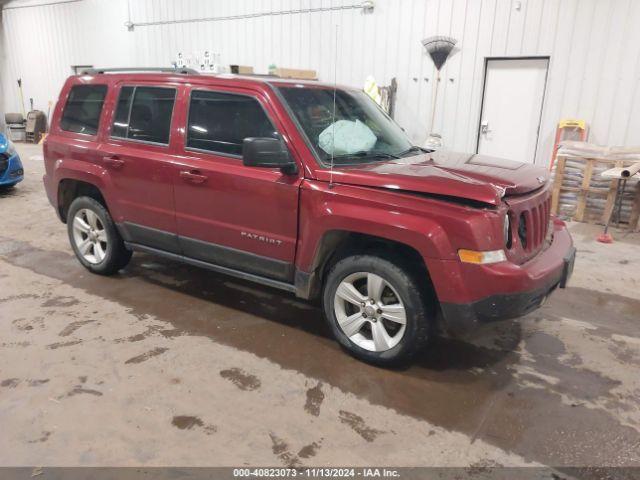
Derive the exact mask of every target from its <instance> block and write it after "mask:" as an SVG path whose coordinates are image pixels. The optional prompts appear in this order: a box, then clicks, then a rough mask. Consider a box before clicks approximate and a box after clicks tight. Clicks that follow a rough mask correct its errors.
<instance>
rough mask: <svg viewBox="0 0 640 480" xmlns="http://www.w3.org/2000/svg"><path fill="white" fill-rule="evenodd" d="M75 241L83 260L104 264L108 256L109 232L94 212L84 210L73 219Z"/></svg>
mask: <svg viewBox="0 0 640 480" xmlns="http://www.w3.org/2000/svg"><path fill="white" fill-rule="evenodd" d="M73 241H74V242H75V244H76V248H77V249H78V252H79V253H80V255H81V256H82V258H84V259H85V260H86V261H87V262H89V263H91V264H94V265H96V264H98V263H100V262H102V261H103V260H104V257H105V256H106V255H107V248H108V245H109V244H108V241H107V232H106V230H105V228H104V225H103V224H102V222H101V221H100V218H99V217H98V215H97V214H96V213H95V212H94V211H92V210H89V209H87V208H83V209H80V210H78V211H77V212H76V214H75V216H74V217H73Z"/></svg>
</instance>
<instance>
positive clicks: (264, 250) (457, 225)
mask: <svg viewBox="0 0 640 480" xmlns="http://www.w3.org/2000/svg"><path fill="white" fill-rule="evenodd" d="M269 82H272V83H273V84H279V85H282V84H287V83H288V84H291V83H299V84H302V85H304V86H305V87H307V88H330V87H327V86H326V85H324V86H323V85H321V84H316V83H312V82H287V81H279V80H269ZM269 82H267V81H264V80H262V79H260V78H243V77H237V76H224V75H223V76H217V77H216V76H209V75H168V74H107V75H97V76H95V77H89V76H85V77H79V76H76V77H71V78H69V79H68V80H67V82H66V83H65V85H64V87H63V89H62V92H61V94H60V100H59V101H58V103H57V105H56V108H55V111H54V113H53V118H52V128H51V132H50V134H49V136H48V137H47V139H46V141H45V146H44V157H45V165H46V175H45V178H44V181H45V186H46V190H47V194H48V197H49V199H50V201H51V202H52V203H53V204H54V205H56V206H57V205H58V194H57V191H58V186H59V182H60V181H61V180H63V179H77V180H82V181H85V182H89V183H92V184H94V185H95V186H97V187H98V188H99V189H100V191H101V192H102V194H103V196H104V198H105V200H106V202H107V206H108V208H109V210H110V212H111V214H112V216H113V218H114V220H115V221H116V222H123V221H129V222H133V223H137V224H141V225H145V226H149V227H152V228H157V229H159V230H164V231H167V232H174V233H178V234H180V235H184V236H188V237H191V238H196V239H199V240H202V241H205V242H212V243H216V244H219V245H223V246H227V247H232V248H235V249H238V250H242V251H246V252H251V253H255V254H258V255H261V256H264V257H270V258H273V259H277V260H282V261H285V262H290V263H294V264H295V266H296V268H297V269H299V270H301V271H303V272H310V271H311V270H312V269H313V268H314V261H315V259H316V255H317V252H318V251H319V246H320V244H321V242H322V239H323V237H324V236H325V235H326V234H327V233H328V232H331V231H335V230H340V231H349V232H357V233H363V234H369V235H374V236H377V237H381V238H385V239H389V240H394V241H397V242H400V243H403V244H406V245H409V246H410V247H412V248H414V249H415V250H416V251H418V252H419V253H420V255H421V256H422V258H423V259H424V261H425V264H426V266H427V268H428V270H429V272H430V275H431V277H432V280H433V282H434V285H435V288H436V292H437V294H438V297H439V299H440V301H443V302H453V303H466V302H471V301H474V300H478V299H481V298H484V297H486V296H489V295H494V294H501V293H513V292H519V291H527V290H531V289H534V288H536V287H538V286H539V285H543V284H544V283H545V281H546V280H548V279H549V278H551V277H552V276H554V275H556V274H557V272H558V271H559V269H562V265H563V256H564V255H565V254H566V252H567V251H568V249H569V248H570V247H571V238H570V236H569V234H568V232H567V230H566V227H565V226H564V225H560V224H558V223H556V224H554V225H553V230H554V237H553V238H554V239H553V242H552V243H551V244H550V245H545V244H544V233H545V227H544V225H546V224H547V223H548V217H549V208H548V198H549V190H548V187H543V184H548V172H546V171H545V170H544V169H540V168H536V167H533V166H531V165H526V164H520V163H515V162H508V161H503V160H498V159H494V158H488V157H482V156H479V155H468V154H467V155H462V154H455V153H450V152H438V153H433V154H419V155H415V156H411V157H407V158H402V159H398V160H389V161H384V162H379V163H375V164H370V165H366V166H358V167H343V168H337V169H334V171H333V182H334V185H333V187H332V188H331V187H330V185H329V180H330V177H331V174H330V172H329V171H328V170H327V169H325V168H322V167H321V166H320V165H319V164H318V163H317V161H316V160H315V157H314V156H313V154H312V152H311V151H310V149H309V147H308V145H307V143H306V142H305V140H304V138H303V136H302V135H301V133H300V132H299V131H298V129H297V127H296V125H295V122H294V121H293V120H292V119H291V117H290V116H289V114H288V111H287V109H286V107H285V106H284V105H283V104H282V103H281V101H280V97H279V96H278V95H277V94H276V93H275V91H274V90H273V87H272V85H271V84H270V83H269ZM82 83H89V84H106V85H108V87H109V91H108V94H107V97H106V100H105V105H104V108H103V111H102V116H101V121H100V130H99V132H98V134H97V135H96V136H87V135H79V134H73V133H69V132H64V131H62V130H61V129H60V127H59V122H60V118H61V114H62V109H63V107H64V105H65V103H66V99H67V96H68V94H69V91H70V88H71V87H72V86H73V85H77V84H82ZM123 84H126V85H158V86H167V85H171V86H174V87H175V88H176V89H177V97H176V104H175V107H174V112H173V119H172V127H171V141H170V144H169V146H167V147H163V146H155V145H147V144H142V143H135V142H131V141H126V140H116V139H112V138H110V127H111V124H112V120H113V115H114V109H115V104H116V101H117V98H118V93H119V88H120V86H121V85H123ZM194 88H197V89H213V90H217V91H227V92H236V93H243V94H246V95H250V96H253V97H255V98H256V99H257V100H258V101H259V102H260V103H261V105H262V106H263V107H264V109H265V111H266V112H267V114H268V115H269V117H270V119H271V121H272V122H273V123H274V125H275V126H276V128H277V129H278V131H279V133H280V134H281V136H282V138H283V139H284V141H285V143H286V144H287V146H288V147H289V149H290V151H291V154H292V156H293V158H294V159H295V161H296V163H297V165H298V174H297V175H284V174H283V173H281V172H280V171H279V170H277V169H263V168H254V167H245V166H244V165H243V164H242V162H241V160H240V159H238V158H233V157H229V156H222V155H216V154H210V153H200V152H194V151H189V150H186V149H185V148H184V144H185V122H186V118H187V111H188V103H189V94H190V91H191V90H192V89H194ZM504 195H506V197H505V196H504ZM461 199H462V201H461ZM507 211H510V212H511V213H510V214H511V215H516V216H518V215H520V214H521V213H522V214H523V215H526V216H531V218H532V220H531V221H532V222H533V221H534V220H535V221H536V222H537V224H538V225H540V227H539V228H538V229H537V230H535V231H532V232H529V235H531V240H530V242H532V243H531V244H530V245H534V244H535V247H533V248H532V247H531V246H529V248H524V247H523V246H522V245H521V244H520V243H519V241H518V240H517V237H518V235H517V231H516V230H515V226H512V234H513V236H514V238H515V241H514V244H513V246H512V248H511V249H506V251H507V257H508V261H507V262H502V263H498V264H494V265H488V266H478V265H470V264H463V263H461V262H460V261H459V260H458V258H457V250H458V249H460V248H466V249H473V250H498V249H505V242H504V238H503V230H502V225H503V223H502V222H503V219H504V215H505V214H506V213H507ZM512 223H514V222H513V220H512ZM242 232H245V234H242ZM247 233H248V234H257V235H263V236H264V237H268V238H269V239H274V240H277V241H278V242H277V243H269V242H258V241H255V240H252V239H251V237H250V236H248V235H246V234H247Z"/></svg>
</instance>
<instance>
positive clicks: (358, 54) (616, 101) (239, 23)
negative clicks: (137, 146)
mask: <svg viewBox="0 0 640 480" xmlns="http://www.w3.org/2000/svg"><path fill="white" fill-rule="evenodd" d="M359 1H360V0H234V1H232V0H216V1H210V0H130V2H127V0H81V1H77V2H69V1H62V2H60V3H59V4H54V5H46V6H33V5H37V4H38V3H47V4H49V3H51V0H47V1H46V2H45V1H44V0H28V1H25V0H16V1H14V2H10V3H9V4H8V5H7V6H6V7H5V10H4V11H3V14H2V30H1V31H0V41H1V42H2V45H1V46H0V47H1V48H0V92H2V93H3V99H2V102H0V108H2V105H4V108H5V109H7V110H20V107H19V100H18V98H19V97H18V90H17V84H16V79H17V78H22V79H23V84H24V92H25V104H26V107H27V108H28V99H29V98H30V97H32V98H33V99H34V102H35V105H36V108H39V109H42V110H45V111H46V110H47V103H48V101H50V100H53V101H55V99H56V97H57V94H58V91H59V89H60V86H61V84H62V82H63V81H64V79H65V78H66V77H67V76H68V75H69V74H70V73H71V65H73V64H93V65H96V66H104V67H109V66H162V65H167V66H168V65H169V64H170V62H171V61H172V60H173V59H174V58H175V55H176V53H177V52H178V51H182V52H184V53H186V54H188V55H195V54H201V53H202V52H203V51H204V50H209V51H211V52H216V53H220V55H221V59H222V62H223V63H225V64H230V63H237V64H244V65H253V66H254V68H255V70H256V71H257V72H266V70H267V68H268V66H269V64H272V63H274V64H276V65H278V66H288V67H298V68H310V69H315V70H317V71H318V74H319V76H320V79H321V80H324V81H333V77H334V73H335V74H336V76H337V79H338V82H339V83H342V84H348V85H355V86H361V85H362V84H363V82H364V80H365V78H366V77H367V76H368V75H373V76H374V77H375V78H376V80H377V81H378V82H379V83H381V84H388V83H389V82H390V81H391V78H393V77H396V78H397V81H398V86H399V91H398V98H397V107H396V119H397V120H398V122H399V123H400V124H401V125H402V126H403V127H404V128H405V130H406V131H407V133H408V134H409V135H410V136H411V137H412V138H413V139H414V140H415V141H416V142H421V141H423V140H424V138H425V136H426V134H427V129H428V127H429V122H430V112H431V107H432V102H433V95H432V92H433V85H434V82H435V79H436V72H435V69H434V67H433V64H432V62H431V60H430V59H429V57H428V56H427V55H426V54H425V52H424V50H423V48H422V46H421V44H420V40H421V39H423V38H425V37H428V36H431V35H450V36H453V37H455V38H456V39H458V41H459V44H458V47H459V48H458V49H456V51H455V53H454V55H453V56H452V57H451V58H450V60H449V61H448V63H447V64H446V65H445V67H444V69H443V71H442V81H441V83H440V87H439V88H440V90H439V96H438V114H437V118H436V122H435V127H434V128H435V130H436V131H438V132H440V133H442V134H443V137H444V141H445V143H446V145H447V146H448V147H450V148H453V149H457V150H465V151H474V150H475V148H476V141H477V130H478V123H479V117H480V107H481V101H482V88H483V85H482V83H483V79H484V68H485V59H486V57H490V56H549V57H550V59H551V61H550V70H549V77H548V83H547V91H546V97H545V104H544V108H543V114H542V125H541V130H540V141H539V144H538V155H537V161H538V162H539V163H546V162H547V160H548V158H549V156H550V152H551V148H552V144H553V138H554V133H555V125H556V123H557V121H558V119H560V118H562V117H577V118H583V119H585V120H586V121H587V122H588V124H589V125H590V128H591V140H593V141H595V142H599V143H611V144H625V145H637V144H640V138H639V133H638V132H639V131H640V29H638V28H637V25H639V24H640V2H638V1H637V0H521V1H517V0H376V1H375V9H374V11H373V13H370V14H365V13H362V12H361V11H360V10H337V11H324V12H318V13H302V14H285V15H275V16H262V17H257V18H249V19H242V20H223V21H210V22H192V23H175V24H174V23H169V24H162V25H153V26H138V27H136V28H135V29H134V30H133V31H127V28H126V27H125V22H127V21H128V20H129V19H130V20H132V21H133V22H170V21H173V20H179V19H183V20H184V19H198V18H200V19H201V18H207V17H224V16H234V15H243V14H253V13H256V12H278V11H288V10H298V9H306V8H319V7H323V8H329V7H336V6H342V5H351V4H355V3H358V2H359ZM335 25H339V26H340V27H339V40H338V41H339V45H338V56H337V57H336V56H335V53H334V48H335V44H334V42H335ZM2 52H4V54H3V53H2Z"/></svg>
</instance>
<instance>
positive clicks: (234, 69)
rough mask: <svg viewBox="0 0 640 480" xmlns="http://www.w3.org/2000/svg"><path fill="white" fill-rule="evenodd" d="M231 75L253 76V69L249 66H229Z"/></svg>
mask: <svg viewBox="0 0 640 480" xmlns="http://www.w3.org/2000/svg"><path fill="white" fill-rule="evenodd" d="M229 68H231V73H238V74H240V75H253V67H249V66H247V65H229Z"/></svg>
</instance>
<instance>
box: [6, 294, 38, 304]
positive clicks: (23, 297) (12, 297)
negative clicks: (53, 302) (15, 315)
mask: <svg viewBox="0 0 640 480" xmlns="http://www.w3.org/2000/svg"><path fill="white" fill-rule="evenodd" d="M29 298H40V295H36V294H34V293H22V294H20V295H10V296H8V297H2V298H0V303H6V302H11V301H14V300H26V299H29Z"/></svg>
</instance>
